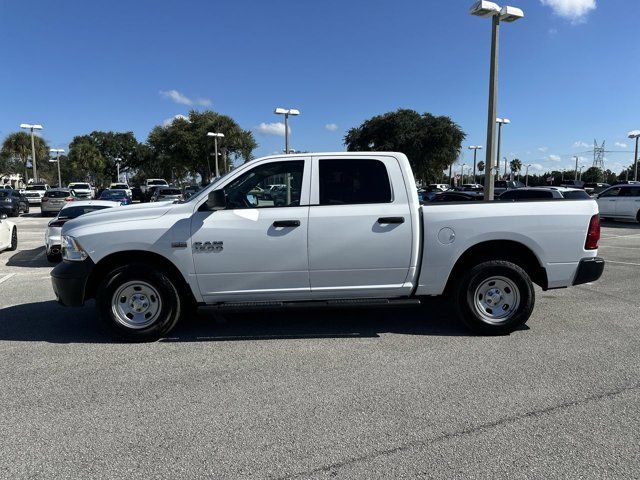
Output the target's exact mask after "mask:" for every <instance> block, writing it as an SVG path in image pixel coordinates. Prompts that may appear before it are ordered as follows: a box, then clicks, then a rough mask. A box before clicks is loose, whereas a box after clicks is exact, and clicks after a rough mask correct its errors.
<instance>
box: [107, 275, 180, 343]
mask: <svg viewBox="0 0 640 480" xmlns="http://www.w3.org/2000/svg"><path fill="white" fill-rule="evenodd" d="M136 282H137V283H136ZM145 284H146V286H144V285H145ZM127 285H133V287H132V288H133V289H134V290H135V288H136V287H135V285H142V286H143V287H141V288H145V289H147V287H149V286H150V287H151V294H150V295H147V296H146V297H145V298H147V297H148V304H149V311H151V310H152V308H153V302H156V307H157V314H155V315H156V318H155V319H154V318H153V316H152V317H151V319H152V320H153V321H152V323H150V324H148V325H147V324H145V325H144V326H140V327H134V326H131V325H126V324H125V323H124V322H126V321H127V320H124V319H123V317H122V316H120V319H119V317H118V313H116V312H115V310H116V309H117V307H116V306H114V305H118V302H120V303H121V304H123V307H124V308H128V307H127V305H129V301H133V299H132V297H127V296H126V295H122V297H121V299H124V301H123V300H121V299H114V296H116V295H118V291H119V290H120V289H122V288H124V287H126V286H127ZM145 291H147V290H143V291H142V293H145ZM97 292H98V293H97V295H96V308H97V309H98V315H99V317H100V319H101V320H102V321H103V323H104V324H105V325H106V326H107V327H108V328H109V329H110V330H111V331H113V332H114V333H115V334H116V335H118V336H119V337H121V338H124V339H126V340H129V341H138V342H141V341H151V340H156V339H158V338H160V337H163V336H165V335H166V334H168V333H169V332H170V331H171V330H172V329H173V328H174V327H175V326H176V324H177V323H178V321H179V320H180V317H181V316H182V315H183V313H184V311H185V310H186V307H187V305H186V302H185V300H184V299H183V298H181V295H180V291H179V288H178V285H177V282H175V281H174V280H173V279H172V278H171V276H170V275H168V274H167V273H166V272H164V271H163V270H162V269H161V268H158V267H152V268H150V267H149V265H148V264H141V263H133V264H129V265H125V266H122V267H118V268H116V269H115V270H113V271H111V272H110V273H109V274H108V275H106V277H105V279H104V281H103V282H102V284H101V285H100V286H99V287H98V290H97ZM156 293H157V298H155V299H154V297H155V294H156ZM134 295H135V293H134ZM143 313H144V312H143ZM139 315H142V313H141V314H139ZM142 320H143V321H144V318H142ZM129 322H130V323H133V322H134V320H133V319H131V320H129Z"/></svg>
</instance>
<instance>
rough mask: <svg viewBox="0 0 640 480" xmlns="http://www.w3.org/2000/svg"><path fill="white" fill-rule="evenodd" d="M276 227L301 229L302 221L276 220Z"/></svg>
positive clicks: (274, 224) (274, 223)
mask: <svg viewBox="0 0 640 480" xmlns="http://www.w3.org/2000/svg"><path fill="white" fill-rule="evenodd" d="M273 226H274V227H299V226H300V220H276V221H275V222H273Z"/></svg>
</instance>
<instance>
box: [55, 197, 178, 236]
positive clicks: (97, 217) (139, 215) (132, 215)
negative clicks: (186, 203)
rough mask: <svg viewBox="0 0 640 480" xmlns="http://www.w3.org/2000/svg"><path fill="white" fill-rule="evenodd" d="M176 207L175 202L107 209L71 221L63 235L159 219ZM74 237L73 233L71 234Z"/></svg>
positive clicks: (64, 229)
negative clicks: (81, 230) (82, 229)
mask: <svg viewBox="0 0 640 480" xmlns="http://www.w3.org/2000/svg"><path fill="white" fill-rule="evenodd" d="M174 206H175V205H174V204H173V202H172V201H171V202H155V203H139V204H137V205H128V206H122V207H113V208H105V209H104V210H98V211H95V212H91V213H87V214H86V215H82V216H80V217H78V218H74V219H73V220H69V221H68V222H67V223H65V224H64V226H63V227H62V234H63V235H67V234H68V233H67V232H70V231H71V230H74V231H77V230H79V229H81V228H83V227H88V226H92V227H93V226H96V225H101V224H103V225H106V224H109V223H121V222H137V221H140V220H151V219H154V218H159V217H161V216H162V215H164V214H165V213H167V212H168V211H169V210H171V209H172V208H173V207H174ZM71 235H73V233H72V234H71Z"/></svg>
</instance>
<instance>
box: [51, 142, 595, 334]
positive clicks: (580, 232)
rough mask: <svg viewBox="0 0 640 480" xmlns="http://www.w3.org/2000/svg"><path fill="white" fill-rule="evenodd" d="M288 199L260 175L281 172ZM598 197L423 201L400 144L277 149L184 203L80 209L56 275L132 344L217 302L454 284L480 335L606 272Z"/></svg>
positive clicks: (71, 302)
mask: <svg viewBox="0 0 640 480" xmlns="http://www.w3.org/2000/svg"><path fill="white" fill-rule="evenodd" d="M282 180H284V184H285V185H286V188H287V191H286V192H285V193H286V194H285V195H284V196H283V197H281V200H282V202H281V203H279V204H278V205H277V206H274V202H272V201H265V200H261V199H259V198H257V197H256V196H255V195H253V194H252V193H251V191H252V190H253V188H254V187H255V186H256V185H265V184H266V185H268V184H275V183H282ZM599 238H600V222H599V219H598V208H597V205H596V202H594V201H593V200H576V201H559V202H556V201H552V202H517V203H512V202H494V203H492V204H491V205H487V204H486V203H484V202H466V204H464V205H461V204H457V203H433V204H429V205H425V206H421V205H420V203H419V202H418V195H417V190H416V184H415V180H414V177H413V172H412V171H411V166H410V164H409V160H408V159H407V157H406V156H405V155H404V154H402V153H393V152H334V153H307V154H291V155H279V156H273V157H265V158H260V159H257V160H253V161H251V162H247V163H245V164H243V165H242V166H240V167H238V168H237V169H235V170H233V171H232V172H230V173H229V174H228V175H227V176H225V177H222V178H220V179H219V180H218V181H217V182H214V183H212V184H211V185H209V186H207V187H206V188H205V189H204V190H203V191H202V192H199V193H197V194H196V195H194V196H193V197H191V198H190V199H189V200H188V201H186V202H177V203H169V202H157V203H153V204H142V205H133V206H130V207H126V208H118V209H113V210H110V211H106V212H99V213H97V214H91V215H86V216H84V217H80V218H77V219H75V220H71V221H70V222H68V223H66V224H65V225H64V227H62V245H63V257H64V262H62V263H60V264H58V265H57V266H56V267H55V268H54V269H53V271H52V272H51V277H52V283H53V290H54V292H55V294H56V297H57V298H58V300H59V301H60V303H62V304H63V305H67V306H79V305H83V304H84V302H85V301H87V300H88V299H91V298H95V299H96V302H95V304H96V308H97V311H98V315H99V317H100V318H101V319H102V321H103V322H105V324H106V325H108V326H110V327H111V328H112V329H114V330H115V331H116V332H117V333H118V334H119V335H120V336H124V337H126V338H129V339H136V340H148V339H153V338H158V337H159V336H163V335H166V334H167V333H169V332H170V331H171V330H172V329H173V327H174V326H175V325H176V323H177V322H178V321H179V320H180V318H182V317H185V316H186V315H188V314H189V312H192V311H193V309H194V308H196V307H197V306H198V305H208V306H210V307H212V308H218V309H224V308H232V309H237V308H242V307H245V308H254V309H255V308H256V307H258V308H259V307H261V306H262V307H269V306H270V307H274V306H275V307H277V306H287V305H290V304H297V305H299V303H300V302H304V305H316V306H332V305H333V306H335V305H340V306H344V307H346V306H349V305H354V306H356V305H360V306H361V305H390V306H391V305H407V304H411V305H417V304H419V303H420V302H421V298H422V297H427V296H439V295H443V294H448V295H447V298H448V299H449V301H450V302H451V304H452V306H453V307H455V308H456V310H457V316H458V318H459V319H460V320H461V321H462V322H464V323H465V324H466V325H467V326H468V327H469V328H470V329H472V330H473V331H475V332H479V333H482V334H506V333H510V332H512V331H514V330H515V329H518V328H520V327H521V326H522V325H523V324H524V323H525V322H526V321H527V320H528V319H529V317H530V315H531V313H532V311H533V307H534V304H535V290H534V287H533V283H536V284H538V285H539V286H540V287H541V288H542V289H543V290H549V289H554V288H565V287H569V286H572V285H579V284H583V283H586V282H592V281H595V280H597V279H598V278H600V276H601V275H602V272H603V270H604V260H602V259H601V258H599V257H598V240H599Z"/></svg>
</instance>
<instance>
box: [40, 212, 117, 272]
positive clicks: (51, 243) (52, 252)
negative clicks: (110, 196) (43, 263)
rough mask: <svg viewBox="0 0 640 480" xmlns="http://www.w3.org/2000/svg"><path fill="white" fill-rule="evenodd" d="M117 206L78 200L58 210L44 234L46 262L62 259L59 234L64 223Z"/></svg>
mask: <svg viewBox="0 0 640 480" xmlns="http://www.w3.org/2000/svg"><path fill="white" fill-rule="evenodd" d="M117 206H118V204H117V203H115V202H109V201H106V200H80V201H76V202H73V203H68V204H67V205H65V206H64V207H63V208H62V210H60V212H59V213H58V215H57V216H56V218H54V219H53V220H51V221H50V222H49V224H48V225H47V230H46V232H45V234H44V245H45V249H46V253H47V260H49V261H50V262H56V261H59V260H60V259H61V258H62V257H61V253H62V252H61V248H60V245H61V243H60V232H61V230H62V226H63V225H64V224H65V223H66V222H68V221H69V220H72V219H74V218H77V217H79V216H81V215H85V214H87V213H91V212H96V211H98V210H104V209H105V208H113V207H117Z"/></svg>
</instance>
